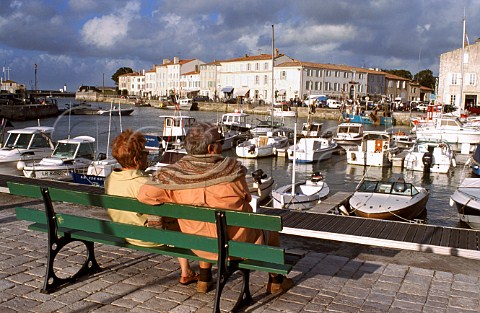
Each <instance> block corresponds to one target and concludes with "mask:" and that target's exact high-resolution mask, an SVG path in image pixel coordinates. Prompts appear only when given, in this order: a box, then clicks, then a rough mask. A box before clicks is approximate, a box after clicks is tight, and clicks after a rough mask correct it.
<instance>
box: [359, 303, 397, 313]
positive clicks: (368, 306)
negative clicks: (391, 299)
mask: <svg viewBox="0 0 480 313" xmlns="http://www.w3.org/2000/svg"><path fill="white" fill-rule="evenodd" d="M389 308H390V305H388V304H385V303H378V302H370V301H365V303H364V304H363V305H362V307H361V308H360V312H368V313H384V312H388V309H389Z"/></svg>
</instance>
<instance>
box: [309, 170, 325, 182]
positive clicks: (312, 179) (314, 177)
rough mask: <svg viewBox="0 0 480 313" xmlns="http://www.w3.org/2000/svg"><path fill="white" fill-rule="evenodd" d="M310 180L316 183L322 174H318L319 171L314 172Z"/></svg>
mask: <svg viewBox="0 0 480 313" xmlns="http://www.w3.org/2000/svg"><path fill="white" fill-rule="evenodd" d="M310 180H311V181H312V183H317V182H319V181H322V180H323V175H322V174H320V172H315V173H313V174H312V177H311V178H310Z"/></svg>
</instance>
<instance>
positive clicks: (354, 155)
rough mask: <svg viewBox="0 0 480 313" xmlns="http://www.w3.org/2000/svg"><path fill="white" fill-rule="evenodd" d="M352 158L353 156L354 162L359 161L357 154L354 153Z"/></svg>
mask: <svg viewBox="0 0 480 313" xmlns="http://www.w3.org/2000/svg"><path fill="white" fill-rule="evenodd" d="M351 156H352V160H353V161H356V160H357V155H356V154H355V153H353V152H352V154H351Z"/></svg>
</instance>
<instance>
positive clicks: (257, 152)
mask: <svg viewBox="0 0 480 313" xmlns="http://www.w3.org/2000/svg"><path fill="white" fill-rule="evenodd" d="M288 142H289V137H288V136H285V135H282V134H281V133H279V132H278V131H273V132H271V133H269V134H268V135H267V136H258V137H254V138H251V139H248V140H245V141H243V142H241V143H239V144H238V145H237V146H236V147H235V153H236V154H237V156H238V157H240V158H262V157H268V156H272V155H276V154H277V149H281V148H284V147H287V146H288Z"/></svg>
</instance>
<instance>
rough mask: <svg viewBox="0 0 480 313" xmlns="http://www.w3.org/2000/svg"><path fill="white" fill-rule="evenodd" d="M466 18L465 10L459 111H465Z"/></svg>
mask: <svg viewBox="0 0 480 313" xmlns="http://www.w3.org/2000/svg"><path fill="white" fill-rule="evenodd" d="M465 24H466V18H465V9H464V10H463V36H462V56H461V58H460V60H461V63H460V105H459V106H458V109H459V110H460V112H461V111H463V110H464V109H465V103H464V101H463V71H464V69H463V64H464V63H465V39H466V38H467V37H466V36H467V34H466V29H465V28H466V25H465Z"/></svg>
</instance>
